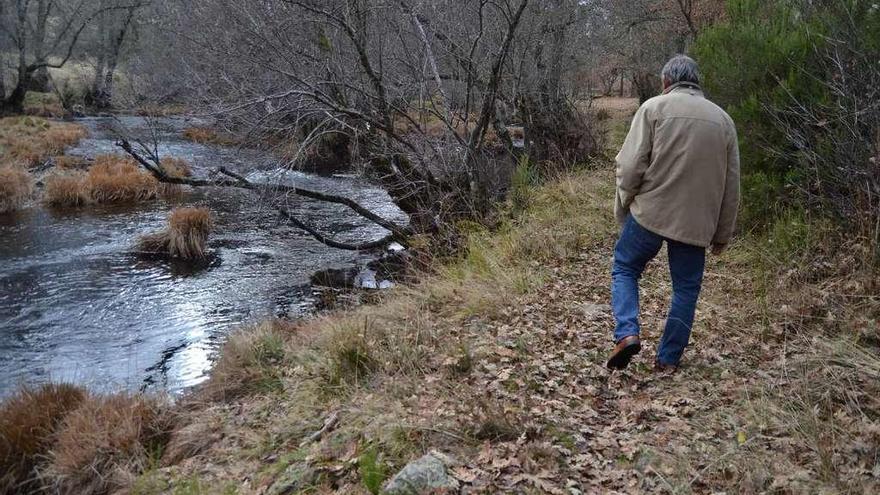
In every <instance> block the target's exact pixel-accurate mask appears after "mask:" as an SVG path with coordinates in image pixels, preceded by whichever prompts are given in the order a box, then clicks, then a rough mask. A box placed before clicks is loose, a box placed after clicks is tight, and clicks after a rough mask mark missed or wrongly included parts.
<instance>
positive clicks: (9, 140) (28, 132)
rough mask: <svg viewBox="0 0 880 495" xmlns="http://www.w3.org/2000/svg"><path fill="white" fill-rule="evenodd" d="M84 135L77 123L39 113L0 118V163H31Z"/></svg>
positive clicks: (52, 153)
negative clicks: (35, 115) (51, 119)
mask: <svg viewBox="0 0 880 495" xmlns="http://www.w3.org/2000/svg"><path fill="white" fill-rule="evenodd" d="M84 137H86V130H85V128H83V127H82V126H80V125H78V124H72V123H67V122H50V121H48V120H46V119H43V118H39V117H6V118H0V165H9V164H21V165H24V166H33V165H37V164H39V163H41V162H42V161H44V160H46V159H47V158H48V157H50V156H52V155H59V154H61V153H63V152H64V149H65V148H67V147H68V146H73V145H75V144H76V143H78V142H79V141H80V140H81V139H83V138H84Z"/></svg>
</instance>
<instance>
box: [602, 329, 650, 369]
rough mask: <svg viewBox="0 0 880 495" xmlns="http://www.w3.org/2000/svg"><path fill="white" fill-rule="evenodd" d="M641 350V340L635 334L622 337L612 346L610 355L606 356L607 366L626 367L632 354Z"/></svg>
mask: <svg viewBox="0 0 880 495" xmlns="http://www.w3.org/2000/svg"><path fill="white" fill-rule="evenodd" d="M641 350H642V342H641V341H640V340H639V337H638V336H636V335H631V336H629V337H624V338H622V339H620V342H618V343H617V345H616V346H614V351H613V352H612V353H611V357H610V358H608V367H609V368H611V369H613V370H622V369H626V367H627V366H629V362H630V360H631V359H632V357H633V356H635V355H636V354H638V353H639V351H641Z"/></svg>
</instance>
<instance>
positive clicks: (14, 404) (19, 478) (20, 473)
mask: <svg viewBox="0 0 880 495" xmlns="http://www.w3.org/2000/svg"><path fill="white" fill-rule="evenodd" d="M85 396H86V394H85V392H84V391H83V390H82V389H80V388H78V387H74V386H72V385H65V384H52V385H44V386H41V387H39V388H36V389H30V388H25V389H22V390H20V391H19V392H18V393H17V394H15V395H14V396H12V397H11V398H8V399H6V400H5V401H4V403H3V406H2V408H0V473H2V475H0V493H9V494H12V493H26V492H30V491H31V490H33V489H35V488H36V485H37V483H36V474H37V473H36V469H37V467H38V465H39V464H40V463H41V462H42V461H43V458H44V456H45V455H46V454H47V453H48V451H49V448H50V447H51V446H52V442H53V435H54V433H55V432H56V430H57V428H58V426H59V424H61V422H62V421H63V420H64V418H65V416H66V415H67V414H68V413H69V412H70V411H71V410H73V409H75V408H76V407H78V406H79V405H80V403H82V401H83V400H84V399H85Z"/></svg>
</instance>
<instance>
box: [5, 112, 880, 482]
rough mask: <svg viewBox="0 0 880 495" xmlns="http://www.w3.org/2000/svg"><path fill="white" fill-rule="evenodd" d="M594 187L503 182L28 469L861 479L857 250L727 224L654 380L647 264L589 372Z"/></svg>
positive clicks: (864, 392)
mask: <svg viewBox="0 0 880 495" xmlns="http://www.w3.org/2000/svg"><path fill="white" fill-rule="evenodd" d="M612 124H613V125H615V126H616V127H618V128H619V127H620V126H621V125H624V124H623V123H622V122H616V123H612ZM618 131H619V129H618ZM618 134H620V132H616V133H615V135H618ZM613 192H614V174H613V170H612V168H611V165H610V162H608V161H601V162H598V163H596V164H593V166H592V167H590V168H587V169H584V170H581V171H578V172H573V173H569V174H566V175H564V176H561V177H557V178H555V179H552V180H549V181H548V182H547V183H545V184H544V185H541V186H537V187H522V188H521V189H520V190H518V192H517V194H516V195H515V196H516V198H517V200H516V202H517V204H516V205H515V208H513V209H515V210H516V211H517V213H516V214H515V215H514V214H511V215H509V216H508V220H507V221H505V222H504V223H503V224H502V225H501V226H500V227H499V228H498V229H497V230H495V231H492V232H488V231H484V230H481V229H477V228H471V229H467V228H465V229H464V230H466V231H468V232H469V234H468V241H467V249H466V252H465V254H464V255H462V256H461V257H460V258H458V259H455V260H448V261H445V262H442V263H440V262H438V263H437V264H435V265H434V267H433V269H432V270H431V273H428V274H425V275H424V276H423V277H421V278H420V281H419V282H418V283H416V284H413V285H410V286H405V287H399V288H397V289H395V290H393V291H392V292H390V293H387V294H386V295H385V296H384V297H383V298H382V300H381V301H380V302H379V303H377V304H375V305H370V306H363V307H359V308H355V309H351V310H347V311H344V312H338V313H333V314H329V315H323V316H318V317H315V318H312V319H310V320H306V321H302V322H284V321H271V322H264V323H261V324H258V325H254V326H252V327H250V328H245V329H242V330H241V331H240V332H238V333H236V334H235V335H233V336H232V337H231V338H230V340H229V342H228V343H227V344H226V346H225V347H224V348H223V350H222V352H221V354H220V356H219V361H218V362H217V364H216V367H215V369H214V370H213V372H212V374H211V377H210V379H209V381H208V382H207V383H206V384H204V386H202V387H201V388H200V389H199V390H197V391H195V392H194V393H193V394H191V395H190V396H188V397H186V398H184V399H183V400H181V401H180V402H179V403H178V404H176V405H175V406H173V407H171V408H170V409H169V407H170V406H168V405H167V404H164V403H161V402H156V401H150V402H149V404H151V405H150V407H151V408H159V409H158V410H160V411H163V412H162V413H161V414H158V415H149V414H144V415H141V416H138V417H143V418H145V419H144V423H143V425H144V426H143V429H142V430H138V429H134V430H132V429H128V430H125V431H146V432H155V431H156V430H155V428H159V429H160V430H159V431H162V432H163V433H167V435H166V434H162V435H159V434H156V435H147V436H143V437H142V436H136V437H131V436H129V437H126V438H127V439H128V440H127V443H126V445H129V446H132V448H131V449H129V450H121V451H119V452H121V453H119V454H118V455H114V456H113V457H112V462H109V463H105V462H104V461H103V458H102V457H100V456H98V455H97V454H95V452H107V451H108V450H109V451H112V452H117V450H114V448H113V447H112V446H113V445H116V444H113V443H109V440H107V441H104V443H103V444H100V445H102V446H103V447H104V449H103V450H102V449H100V448H93V447H89V448H90V449H92V450H87V449H83V450H82V451H81V452H79V453H80V457H78V459H80V461H79V462H78V463H69V462H65V461H64V459H67V458H69V457H65V458H59V457H58V452H65V453H66V455H67V456H73V453H72V452H71V451H70V450H69V449H70V448H72V447H75V446H76V438H77V432H78V431H79V428H81V426H79V425H81V424H82V423H81V420H77V421H74V420H72V419H70V418H81V417H82V416H83V414H77V415H74V413H72V412H69V411H67V410H66V409H65V410H63V411H62V412H60V413H58V415H57V419H56V420H53V421H51V422H49V423H51V424H52V425H53V426H52V428H50V430H51V432H52V433H51V435H49V436H48V437H47V438H49V439H50V440H48V441H47V442H46V445H47V446H46V447H42V448H43V449H44V450H43V451H42V452H43V455H44V456H45V457H39V456H37V457H35V458H39V459H41V461H40V462H39V463H37V465H36V472H38V473H40V474H41V478H40V479H41V480H42V481H43V482H44V483H47V484H49V485H50V486H53V487H62V488H70V487H75V488H78V489H80V492H81V493H89V492H90V493H110V492H112V491H114V490H117V489H121V488H124V489H125V490H127V491H128V492H129V493H137V494H145V495H146V494H158V493H168V494H184V493H185V494H193V493H205V494H208V493H239V494H249V493H333V492H335V493H355V494H357V493H365V494H366V493H378V492H379V487H380V486H381V482H382V480H384V479H386V478H387V477H389V475H391V474H393V473H394V472H395V471H396V470H398V469H399V468H401V467H402V466H403V465H405V464H406V463H407V462H409V461H411V460H413V459H415V458H417V457H420V456H421V455H423V454H424V453H426V452H428V451H430V450H438V451H442V452H444V453H446V454H449V455H450V456H452V457H453V458H454V459H456V460H457V465H456V466H455V467H453V469H452V472H453V475H454V476H455V477H456V478H457V479H458V480H459V482H460V483H461V484H462V485H463V486H465V487H467V488H469V489H471V490H473V491H475V492H478V493H498V492H514V493H567V491H568V489H569V488H577V489H579V490H581V491H582V492H584V493H591V492H603V491H604V492H607V491H616V492H621V493H638V492H651V493H657V492H659V493H707V492H729V493H762V492H768V491H769V492H780V493H839V492H847V493H871V492H872V491H875V490H877V489H878V488H880V468H878V459H880V450H878V445H880V402H878V397H880V379H878V378H880V358H878V357H877V356H878V352H877V351H878V348H877V346H878V345H880V337H878V333H877V332H878V329H877V324H878V323H877V322H878V315H880V301H878V297H877V294H878V290H877V289H878V287H877V281H876V280H877V277H876V272H875V271H874V268H872V267H873V266H874V265H872V264H870V263H867V262H865V261H864V260H865V253H867V252H869V250H870V249H871V247H869V246H870V243H867V242H863V241H860V240H858V239H849V240H843V239H845V236H844V235H843V234H842V233H840V232H836V231H835V229H834V228H833V226H829V225H827V224H818V223H817V224H813V223H807V224H806V225H805V224H804V221H805V220H803V219H801V220H797V219H791V221H790V222H781V223H780V224H779V227H778V228H777V229H774V230H773V231H772V232H769V233H767V234H762V235H760V236H758V235H744V236H742V237H741V238H740V239H739V240H738V241H737V242H736V244H735V245H734V246H732V248H731V250H730V252H729V253H727V254H725V255H724V256H721V257H712V258H711V259H710V261H709V264H708V267H707V274H706V283H705V292H704V297H703V300H702V301H701V305H700V308H699V310H698V314H697V320H696V324H695V328H694V335H693V343H692V346H691V347H690V348H689V349H688V350H687V352H686V354H685V361H684V366H683V368H682V370H681V371H680V372H679V373H678V374H675V375H666V374H655V373H653V372H652V371H651V365H652V363H653V357H654V349H655V348H654V346H655V344H656V342H657V341H658V340H659V332H660V330H661V329H662V324H663V320H664V318H665V310H666V305H667V303H668V298H669V292H670V287H669V282H668V266H667V263H666V261H665V260H664V259H663V257H662V256H661V258H660V259H658V260H657V261H656V262H655V263H653V264H652V266H651V267H650V268H649V270H648V272H647V273H646V275H645V278H644V281H643V291H642V294H643V302H642V313H643V324H644V337H645V343H646V348H645V350H644V351H643V353H642V354H641V355H639V356H638V357H637V358H636V360H635V361H634V364H633V366H631V368H630V369H629V370H628V371H626V372H624V373H615V374H610V373H609V372H608V371H607V370H606V369H605V368H604V359H605V357H606V353H607V352H608V350H609V347H610V345H611V330H612V328H613V319H612V317H611V315H610V312H609V311H610V310H609V308H608V306H607V304H608V301H609V290H608V286H609V284H610V259H611V253H612V248H613V244H614V241H615V237H616V225H615V224H614V220H613V217H612V214H611V204H612V198H613ZM96 400H99V401H102V402H101V403H102V404H103V403H106V401H107V400H108V399H106V398H103V399H98V398H87V399H85V402H84V404H89V403H91V402H93V401H96ZM142 400H147V399H142ZM82 407H85V406H82V405H80V406H77V407H76V408H73V411H74V412H75V411H77V410H80V409H81V408H82ZM62 409H63V408H62ZM123 409H124V408H123ZM126 410H127V409H126ZM150 410H154V409H150ZM5 417H7V416H4V415H2V414H0V418H5ZM131 417H132V416H131V415H129V416H126V418H131ZM155 417H159V418H163V419H164V418H170V419H171V420H173V425H171V426H169V425H168V424H159V423H156V421H155V420H154V419H151V418H155ZM114 421H116V420H108V421H106V422H103V423H100V424H98V423H92V424H93V425H95V424H97V426H95V429H94V430H92V431H93V433H91V434H89V435H86V436H85V437H84V438H111V437H112V436H111V435H108V434H104V436H101V434H98V432H101V431H107V432H109V431H117V430H118V428H117V427H116V426H115V424H114ZM120 421H121V420H120ZM0 424H2V425H3V426H2V428H3V430H0V431H9V430H8V428H10V426H7V425H8V424H9V423H8V422H7V423H0ZM4 434H5V433H4ZM60 442H65V443H64V445H65V446H66V447H65V448H61V447H59V445H60ZM85 445H87V446H94V445H96V444H95V442H91V443H85ZM108 445H109V446H111V447H108ZM128 452H131V453H133V454H128ZM96 456H97V457H96ZM127 456H128V457H127ZM74 457H75V456H74ZM96 458H97V460H94V461H90V459H96ZM105 465H107V466H112V468H113V469H112V470H111V471H110V472H111V473H112V475H110V474H107V471H105V470H104V469H105V468H103V467H101V466H105ZM65 466H67V467H69V466H79V467H80V469H81V470H80V471H74V472H73V474H72V473H71V471H61V468H62V467H65ZM95 466H98V468H97V469H99V470H98V471H95V470H92V471H89V469H93V468H94V467H95ZM62 472H63V473H66V474H65V475H64V476H62V475H60V474H58V473H62ZM96 472H98V473H101V476H97V475H95V473H96ZM76 473H78V474H79V475H76ZM83 473H92V476H91V477H89V476H86V475H83ZM84 479H88V480H90V481H94V480H96V479H97V480H106V482H105V483H104V484H100V483H97V482H96V484H93V485H86V484H85V482H84V481H83V480H84ZM68 480H74V481H77V482H78V483H81V484H79V485H67V484H66V483H68ZM83 487H85V488H83ZM83 490H85V491H83Z"/></svg>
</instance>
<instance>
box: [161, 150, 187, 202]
mask: <svg viewBox="0 0 880 495" xmlns="http://www.w3.org/2000/svg"><path fill="white" fill-rule="evenodd" d="M162 169H163V170H164V172H165V173H166V174H168V175H169V176H171V177H177V178H185V177H192V168H191V167H190V165H189V163H188V162H187V161H186V160H184V159H182V158H164V159H162ZM182 193H183V187H182V186H181V185H179V184H168V183H165V182H161V183H159V194H161V195H162V196H164V197H175V196H180V195H181V194H182Z"/></svg>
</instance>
